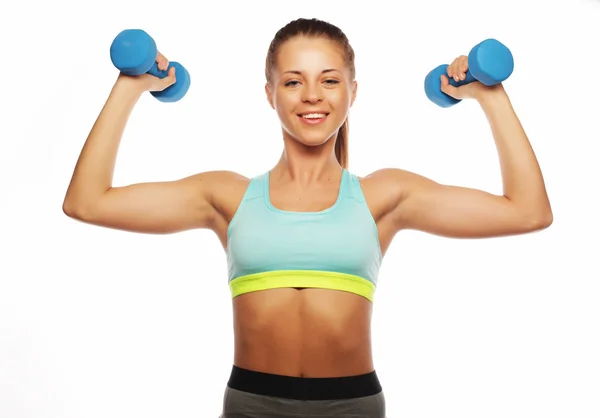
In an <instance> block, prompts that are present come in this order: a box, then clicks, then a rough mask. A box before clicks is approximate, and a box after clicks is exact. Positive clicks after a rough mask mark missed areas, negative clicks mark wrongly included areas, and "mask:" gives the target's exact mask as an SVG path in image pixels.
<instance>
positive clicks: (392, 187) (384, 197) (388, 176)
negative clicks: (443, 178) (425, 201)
mask: <svg viewBox="0 0 600 418" xmlns="http://www.w3.org/2000/svg"><path fill="white" fill-rule="evenodd" d="M357 178H358V180H359V182H360V185H361V188H362V189H363V193H364V195H365V199H366V200H367V202H368V203H369V205H370V206H371V207H372V208H373V209H374V210H375V211H377V212H378V213H379V214H380V216H383V215H385V214H388V213H389V212H391V211H393V210H395V209H397V208H398V206H399V205H400V204H401V203H402V202H403V201H404V200H406V198H407V197H408V196H409V195H411V194H413V193H414V192H417V191H418V190H422V189H426V188H427V187H429V186H431V185H434V184H436V183H434V182H433V181H432V180H430V179H428V178H426V177H424V176H422V175H419V174H416V173H414V172H411V171H408V170H404V169H401V168H382V169H379V170H376V171H373V172H372V173H370V174H368V175H366V176H364V177H358V176H357Z"/></svg>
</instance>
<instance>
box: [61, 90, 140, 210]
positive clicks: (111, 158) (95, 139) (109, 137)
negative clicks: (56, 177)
mask: <svg viewBox="0 0 600 418" xmlns="http://www.w3.org/2000/svg"><path fill="white" fill-rule="evenodd" d="M140 95H141V92H140V91H139V90H138V89H135V88H134V87H133V86H132V85H130V84H129V83H128V82H127V80H123V79H120V78H119V79H118V80H117V82H116V83H115V85H114V86H113V89H112V90H111V92H110V94H109V96H108V99H107V100H106V103H105V105H104V107H103V108H102V111H101V112H100V114H99V116H98V118H97V119H96V122H95V123H94V125H93V127H92V129H91V131H90V133H89V135H88V138H87V140H86V142H85V144H84V146H83V149H82V150H81V154H80V156H79V159H78V160H77V164H76V166H75V169H74V172H73V177H72V179H71V183H70V184H69V188H68V190H67V194H66V197H65V206H69V207H81V206H84V205H89V204H93V202H94V201H95V200H96V199H97V198H98V197H100V196H101V195H102V194H103V193H104V192H106V191H107V190H109V189H110V188H111V186H112V180H113V173H114V168H115V162H116V158H117V152H118V149H119V145H120V143H121V138H122V136H123V132H124V130H125V126H126V124H127V121H128V120H129V117H130V115H131V112H132V111H133V108H134V106H135V104H136V103H137V101H138V100H139V98H140Z"/></svg>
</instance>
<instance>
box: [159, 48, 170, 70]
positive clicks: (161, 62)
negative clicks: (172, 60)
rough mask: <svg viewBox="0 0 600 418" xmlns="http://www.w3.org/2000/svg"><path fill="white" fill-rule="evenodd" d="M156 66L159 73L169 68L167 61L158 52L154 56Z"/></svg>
mask: <svg viewBox="0 0 600 418" xmlns="http://www.w3.org/2000/svg"><path fill="white" fill-rule="evenodd" d="M156 64H157V66H158V69H159V70H161V71H165V70H166V69H167V68H169V60H168V59H167V58H166V57H165V56H164V55H163V54H161V53H160V52H158V54H157V56H156Z"/></svg>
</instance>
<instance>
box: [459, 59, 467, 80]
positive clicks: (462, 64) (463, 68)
mask: <svg viewBox="0 0 600 418" xmlns="http://www.w3.org/2000/svg"><path fill="white" fill-rule="evenodd" d="M458 66H459V68H460V75H461V77H460V79H461V80H464V79H465V78H467V70H468V69H469V58H468V57H467V56H465V55H463V56H461V57H460V60H459V63H458Z"/></svg>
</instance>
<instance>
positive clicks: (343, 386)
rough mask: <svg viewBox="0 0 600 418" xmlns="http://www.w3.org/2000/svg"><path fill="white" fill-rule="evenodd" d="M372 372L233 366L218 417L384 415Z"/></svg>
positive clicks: (371, 417) (367, 417) (376, 417)
mask: <svg viewBox="0 0 600 418" xmlns="http://www.w3.org/2000/svg"><path fill="white" fill-rule="evenodd" d="M385 416H386V415H385V397H384V394H383V391H382V390H381V386H379V381H378V380H377V377H376V375H375V372H373V373H370V374H369V375H363V376H356V377H345V378H312V379H310V378H298V377H288V376H278V375H272V374H267V373H259V372H253V371H249V370H245V369H239V368H236V367H235V366H234V370H233V372H232V376H231V378H230V380H229V382H228V385H227V387H226V388H225V395H224V398H223V412H222V413H221V415H220V416H219V418H275V417H279V418H301V417H306V418H316V417H319V418H385Z"/></svg>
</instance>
